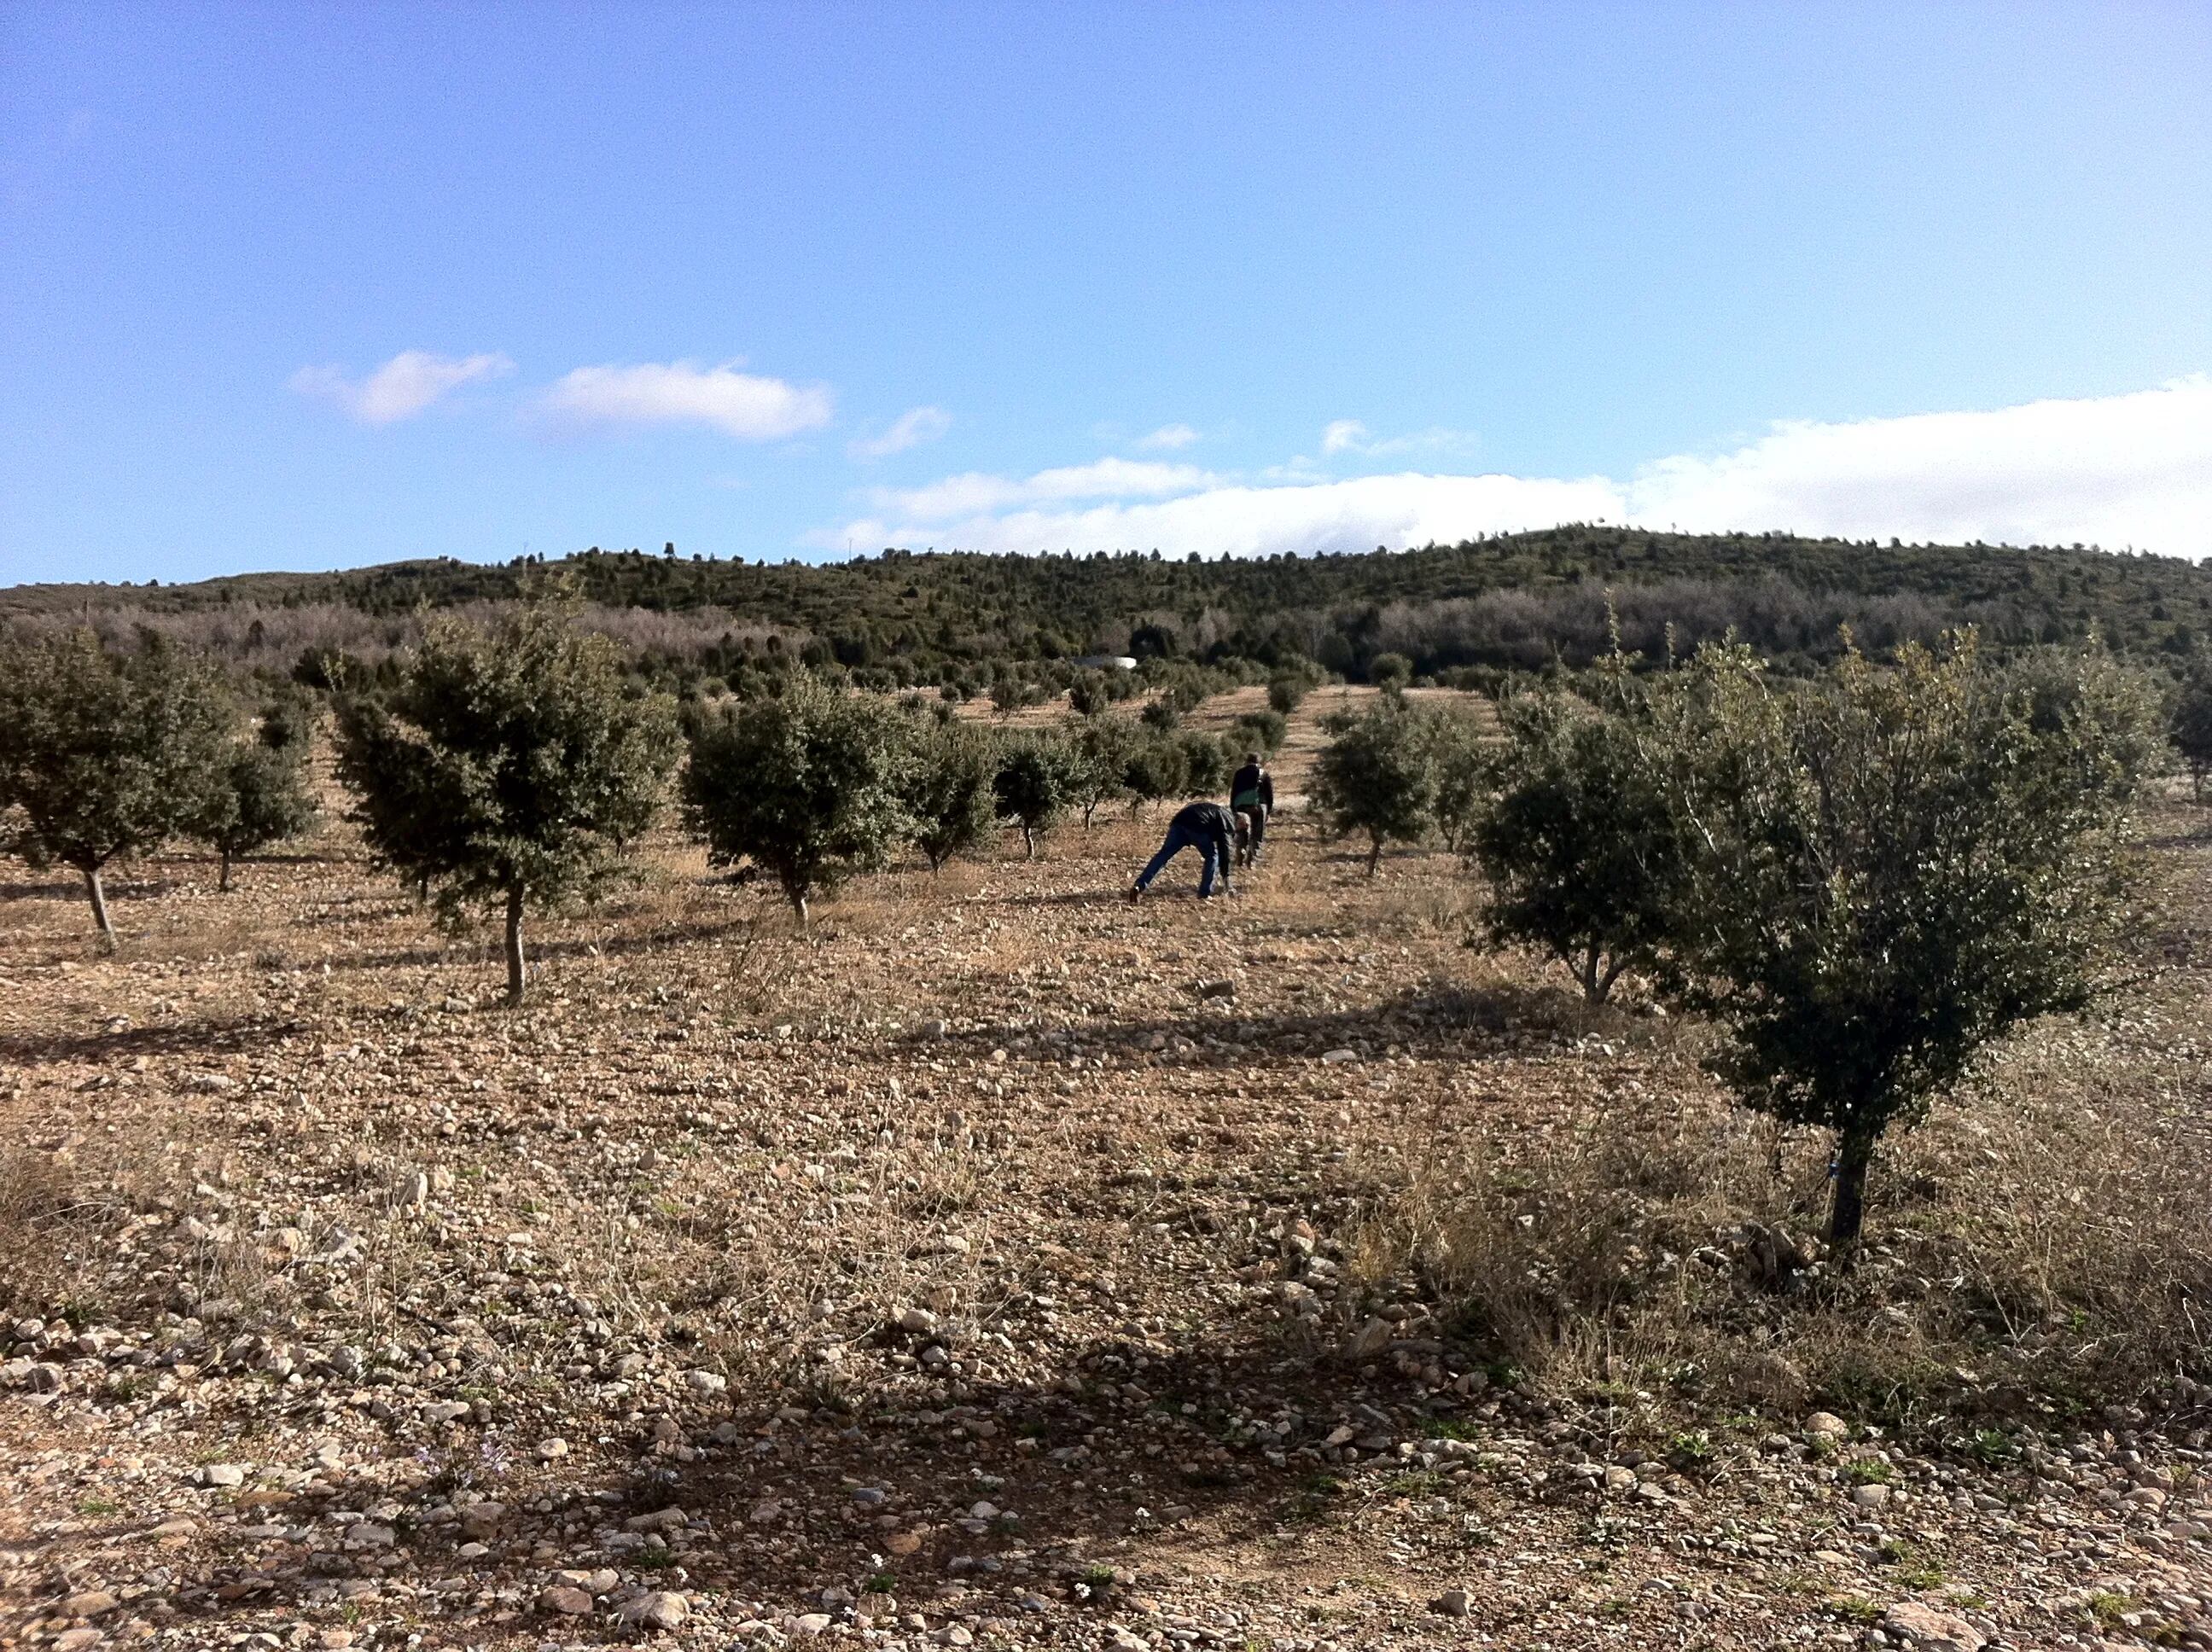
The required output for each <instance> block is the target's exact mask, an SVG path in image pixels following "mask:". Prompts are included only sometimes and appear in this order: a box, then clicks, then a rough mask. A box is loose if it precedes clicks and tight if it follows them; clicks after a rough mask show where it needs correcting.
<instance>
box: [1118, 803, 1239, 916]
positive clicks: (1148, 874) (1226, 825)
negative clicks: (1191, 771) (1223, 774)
mask: <svg viewBox="0 0 2212 1652" xmlns="http://www.w3.org/2000/svg"><path fill="white" fill-rule="evenodd" d="M1185 849H1196V850H1197V851H1198V852H1199V853H1200V855H1202V856H1204V857H1205V859H1206V870H1205V871H1204V872H1202V873H1200V877H1199V880H1198V898H1199V899H1200V900H1201V901H1205V900H1210V899H1212V896H1213V878H1214V874H1215V873H1216V872H1218V873H1219V874H1220V875H1221V890H1222V893H1224V894H1227V893H1228V892H1229V866H1230V863H1231V861H1232V860H1234V859H1236V855H1237V817H1235V816H1234V815H1232V814H1231V813H1230V812H1229V811H1227V810H1226V809H1225V808H1223V807H1222V806H1221V805H1219V804H1218V803H1187V804H1185V805H1183V806H1182V808H1181V809H1179V810H1177V811H1176V817H1175V818H1174V819H1173V820H1171V821H1170V822H1169V823H1168V835H1167V841H1165V842H1164V843H1162V844H1161V845H1160V852H1159V853H1158V854H1156V855H1154V856H1153V857H1152V864H1151V865H1148V866H1146V868H1145V869H1144V871H1142V872H1139V873H1138V874H1137V881H1136V882H1135V883H1134V884H1132V885H1131V886H1130V889H1129V899H1130V902H1132V903H1134V902H1137V901H1139V900H1141V899H1142V898H1143V897H1144V893H1145V889H1146V885H1147V884H1150V883H1151V882H1152V879H1154V878H1158V876H1159V875H1160V868H1161V867H1163V866H1164V865H1167V864H1168V862H1169V861H1170V860H1172V859H1175V858H1176V856H1177V855H1179V854H1181V853H1182V852H1183V851H1184V850H1185Z"/></svg>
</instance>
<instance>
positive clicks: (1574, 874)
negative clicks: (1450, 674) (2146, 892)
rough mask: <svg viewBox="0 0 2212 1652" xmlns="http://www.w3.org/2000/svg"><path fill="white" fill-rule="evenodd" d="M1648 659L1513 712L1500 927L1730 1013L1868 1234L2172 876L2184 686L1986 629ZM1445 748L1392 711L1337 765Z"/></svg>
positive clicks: (1580, 967)
mask: <svg viewBox="0 0 2212 1652" xmlns="http://www.w3.org/2000/svg"><path fill="white" fill-rule="evenodd" d="M1631 666H1632V660H1631V659H1630V657H1627V656H1625V655H1621V654H1620V653H1617V652H1616V653H1615V654H1614V656H1613V658H1612V659H1610V660H1609V661H1608V662H1607V663H1606V665H1605V666H1604V667H1603V668H1602V669H1601V671H1599V672H1598V673H1597V674H1596V680H1595V683H1594V684H1593V685H1590V686H1589V688H1588V689H1586V691H1585V692H1583V693H1581V694H1577V693H1573V692H1570V691H1569V690H1567V689H1565V688H1561V687H1552V688H1547V689H1541V690H1538V691H1536V692H1533V693H1530V694H1528V695H1524V696H1522V697H1519V698H1516V699H1514V700H1511V701H1508V702H1507V703H1506V704H1505V705H1504V707H1503V708H1501V710H1502V714H1503V726H1504V738H1503V740H1502V741H1501V742H1499V743H1498V744H1496V745H1495V746H1494V747H1493V748H1492V750H1490V751H1489V752H1488V753H1487V754H1486V756H1484V757H1483V758H1482V760H1481V761H1480V763H1479V764H1478V770H1479V779H1478V780H1477V782H1476V792H1477V797H1476V799H1475V802H1474V805H1473V807H1472V809H1471V811H1470V812H1469V814H1468V822H1467V825H1466V829H1465V837H1464V847H1465V848H1466V850H1467V851H1468V853H1469V854H1470V856H1471V858H1472V859H1473V860H1474V862H1475V863H1476V864H1477V865H1479V866H1480V869H1481V871H1482V872H1483V873H1484V874H1485V877H1486V883H1487V887H1488V896H1487V905H1486V914H1485V926H1486V931H1487V934H1488V938H1490V939H1491V940H1492V941H1493V942H1495V943H1499V944H1534V945H1535V946H1538V947H1540V948H1541V949H1543V950H1545V951H1547V952H1549V953H1550V954H1552V955H1553V957H1557V958H1558V959H1559V960H1560V962H1562V963H1564V964H1565V965H1566V966H1567V967H1568V968H1569V969H1571V970H1572V972H1573V973H1574V975H1575V977H1576V979H1577V981H1579V982H1580V983H1581V985H1582V987H1583V992H1584V993H1585V995H1586V996H1587V997H1588V998H1589V999H1590V1000H1591V1001H1592V1002H1594V1003H1595V1002H1598V1001H1601V1000H1603V999H1605V998H1606V997H1607V993H1609V992H1610V990H1611V989H1612V987H1613V984H1614V982H1615V981H1616V980H1617V979H1618V978H1619V977H1620V975H1622V974H1624V973H1625V972H1628V971H1634V972H1636V973H1637V974H1638V975H1640V976H1642V977H1643V978H1644V979H1645V980H1646V981H1648V983H1649V984H1650V987H1651V989H1652V990H1653V991H1654V993H1656V995H1658V996H1659V997H1660V998H1662V999H1666V1000H1668V1001H1670V1002H1673V1003H1674V1004H1675V1005H1679V1006H1680V1007H1683V1008H1686V1009H1690V1010H1692V1011H1699V1012H1701V1013H1703V1014H1704V1015H1705V1016H1707V1017H1710V1019H1711V1021H1712V1023H1714V1024H1715V1025H1716V1026H1717V1029H1719V1030H1720V1033H1721V1039H1720V1042H1719V1046H1718V1048H1717V1054H1715V1055H1714V1056H1713V1058H1712V1060H1711V1066H1712V1068H1713V1070H1714V1071H1715V1072H1716V1073H1717V1076H1718V1077H1720V1078H1722V1079H1723V1082H1725V1083H1726V1084H1728V1085H1729V1087H1730V1088H1731V1089H1732V1090H1734V1092H1735V1094H1736V1095H1737V1096H1739V1097H1740V1098H1741V1100H1742V1101H1743V1102H1746V1103H1747V1104H1748V1105H1750V1106H1752V1107H1753V1108H1759V1109H1760V1110H1763V1111H1765V1112H1767V1113H1770V1114H1773V1115H1774V1116H1776V1117H1778V1118H1779V1119H1781V1120H1783V1121H1785V1122H1787V1123H1790V1124H1798V1125H1813V1126H1819V1127H1824V1128H1826V1129H1828V1130H1831V1131H1832V1132H1833V1133H1835V1138H1836V1142H1837V1151H1836V1156H1835V1159H1834V1163H1833V1166H1832V1175H1833V1180H1834V1195H1833V1201H1832V1212H1831V1217H1830V1234H1831V1236H1832V1238H1833V1239H1834V1240H1836V1241H1837V1242H1841V1243H1848V1242H1850V1241H1852V1240H1854V1239H1856V1238H1857V1235H1858V1233H1859V1231H1860V1226H1861V1222H1862V1217H1863V1210H1864V1203H1865V1190H1866V1182H1867V1173H1868V1169H1869V1166H1870V1164H1871V1163H1872V1162H1873V1159H1874V1155H1875V1149H1876V1146H1877V1145H1878V1144H1879V1142H1880V1141H1881V1138H1882V1136H1883V1134H1884V1133H1885V1132H1887V1130H1888V1129H1889V1128H1890V1127H1892V1126H1893V1125H1905V1126H1908V1127H1909V1126H1910V1125H1911V1124H1913V1123H1916V1122H1917V1121H1918V1120H1919V1119H1920V1118H1921V1117H1922V1116H1923V1115H1924V1114H1925V1113H1926V1111H1927V1109H1928V1108H1929V1105H1930V1103H1931V1102H1933V1101H1934V1100H1935V1099H1936V1098H1937V1097H1939V1096H1942V1095H1943V1094H1945V1093H1947V1092H1948V1091H1949V1090H1951V1089H1953V1088H1954V1086H1955V1085H1956V1084H1958V1083H1959V1082H1960V1080H1961V1078H1964V1077H1965V1076H1966V1074H1967V1072H1969V1071H1970V1070H1971V1068H1972V1066H1973V1064H1974V1062H1975V1061H1976V1060H1977V1059H1978V1057H1979V1056H1980V1055H1981V1054H1983V1053H1984V1051H1985V1050H1986V1049H1987V1048H1989V1046H1990V1044H1991V1043H1992V1042H1994V1041H1996V1039H1998V1038H1999V1037H2001V1036H2002V1035H2003V1034H2004V1033H2006V1032H2007V1031H2008V1029H2012V1028H2014V1027H2015V1026H2017V1025H2019V1024H2020V1023H2022V1022H2024V1021H2027V1020H2029V1019H2032V1018H2033V1017H2039V1016H2042V1015H2045V1014H2048V1013H2051V1012H2052V1011H2064V1010H2070V1009H2076V1008H2079V1007H2081V1006H2082V1005H2085V1004H2086V1003H2087V1002H2088V1001H2089V999H2091V997H2092V996H2093V993H2095V992H2096V991H2098V990H2099V987H2100V980H2101V972H2102V970H2103V969H2104V968H2105V967H2106V964H2107V963H2108V962H2109V960H2110V958H2111V956H2112V953H2111V947H2112V943H2113V941H2114V940H2115V938H2116V937H2117V935H2118V932H2119V930H2120V927H2121V926H2122V921H2123V919H2124V915H2125V914H2127V913H2129V912H2130V910H2131V909H2132V907H2133V904H2134V903H2135V902H2136V900H2137V898H2138V897H2139V896H2140V895H2141V893H2142V890H2143V887H2144V885H2143V883H2142V874H2143V863H2142V859H2141V858H2140V856H2139V853H2138V852H2137V850H2136V847H2135V841H2134V833H2133V831H2132V829H2131V808H2132V805H2133V804H2134V802H2135V800H2136V797H2137V794H2138V791H2139V787H2140V783H2141V782H2142V780H2143V778H2144V777H2145V776H2146V775H2147V774H2149V773H2151V772H2153V771H2154V768H2156V767H2157V766H2158V762H2159V760H2160V759H2159V748H2160V744H2161V741H2160V736H2161V732H2163V731H2162V730H2161V728H2160V706H2159V701H2158V699H2157V696H2156V695H2154V693H2153V692H2152V691H2151V689H2150V688H2149V685H2148V683H2146V682H2145V681H2144V680H2143V679H2142V677H2140V676H2139V675H2138V674H2136V673H2134V672H2132V671H2129V670H2127V669H2125V668H2124V667H2123V666H2121V665H2118V664H2116V663H2115V662H2114V661H2113V660H2112V658H2111V657H2110V656H2109V655H2108V654H2106V653H2105V652H2104V651H2103V650H2101V649H2099V648H2094V647H2093V648H2091V649H2088V650H2086V651H2083V652H2081V653H2075V654H2072V655H2063V656H2062V655H2059V654H2057V653H2051V654H2045V655H2042V656H2038V657H2031V658H2027V659H2018V660H2015V661H2013V662H2010V663H2008V664H2006V665H1992V664H1991V663H1990V662H1989V661H1988V660H1986V659H1984V657H1983V656H1982V654H1981V653H1980V652H1979V650H1978V647H1977V646H1976V642H1975V639H1974V637H1973V635H1972V633H1965V634H1961V635H1957V636H1955V637H1954V638H1952V639H1949V640H1948V642H1947V644H1946V646H1945V647H1944V648H1943V649H1942V650H1940V651H1933V650H1929V649H1923V648H1921V647H1917V646H1908V647H1905V648H1902V649H1900V650H1899V651H1898V653H1897V654H1896V657H1895V659H1894V661H1893V664H1891V665H1887V666H1881V667H1877V666H1876V665H1875V664H1874V663H1873V662H1871V661H1869V659H1867V658H1866V657H1864V656H1863V655H1862V654H1860V653H1856V652H1847V653H1845V654H1844V657H1843V659H1841V660H1840V662H1839V663H1838V665H1836V666H1834V667H1833V668H1832V669H1830V670H1828V671H1825V672H1823V673H1821V674H1820V675H1818V676H1816V677H1814V678H1812V679H1811V680H1810V681H1807V682H1800V683H1782V682H1778V681H1776V680H1775V679H1774V678H1773V677H1771V675H1770V674H1769V672H1768V671H1766V670H1765V667H1764V666H1763V665H1762V663H1761V662H1760V661H1759V659H1757V658H1756V657H1755V656H1754V655H1753V653H1751V651H1749V650H1748V649H1747V648H1744V647H1719V646H1715V647H1706V648H1705V649H1702V650H1700V651H1699V653H1697V654H1695V655H1694V656H1693V657H1692V659H1690V660H1689V661H1688V662H1686V664H1684V665H1681V666H1680V667H1677V668H1674V669H1672V670H1668V671H1662V672H1658V673H1655V674H1651V675H1648V676H1642V677H1639V676H1638V675H1637V674H1635V673H1634V671H1632V669H1631ZM2173 732H2175V734H2176V735H2177V736H2178V735H2179V732H2180V729H2179V724H2178V723H2177V724H2176V725H2175V726H2174V730H2173ZM1437 743H1438V742H1437V733H1436V731H1435V730H1434V729H1433V728H1431V729H1429V730H1428V731H1426V732H1424V731H1422V730H1421V729H1420V728H1419V725H1418V722H1417V721H1416V720H1415V719H1414V718H1413V715H1412V714H1409V713H1407V712H1406V711H1404V710H1402V709H1394V708H1388V707H1386V708H1384V709H1383V710H1382V711H1380V712H1378V713H1376V714H1375V715H1374V716H1373V717H1371V718H1370V719H1368V720H1364V721H1363V722H1361V723H1360V724H1358V725H1356V726H1352V727H1350V728H1347V729H1346V730H1345V731H1344V732H1342V733H1340V736H1339V739H1338V747H1337V748H1336V749H1333V755H1332V760H1331V764H1333V765H1334V770H1335V772H1340V773H1341V774H1345V775H1346V776H1349V775H1350V774H1352V772H1353V770H1354V769H1355V768H1358V770H1359V772H1361V773H1363V774H1366V775H1368V776H1369V777H1370V782H1371V783H1372V784H1373V785H1375V786H1376V788H1377V789H1382V788H1383V780H1385V779H1387V778H1388V777H1389V776H1390V775H1395V774H1399V773H1400V772H1401V770H1402V769H1403V768H1406V767H1407V764H1406V762H1404V760H1403V754H1405V753H1407V752H1415V751H1419V750H1423V749H1427V750H1434V749H1435V748H1436V746H1437ZM1336 751H1340V752H1341V753H1342V754H1343V755H1341V756H1337V755H1334V753H1335V752H1336ZM1355 754H1358V755H1356V756H1355ZM1377 754H1380V755H1377ZM1394 763H1395V765H1396V767H1395V768H1394V767H1392V766H1391V765H1392V764H1394ZM1331 764H1325V765H1324V767H1325V769H1327V768H1330V767H1331ZM1431 767H1432V768H1433V764H1432V765H1431ZM1407 790H1408V787H1407V786H1406V785H1404V784H1401V785H1400V786H1399V791H1400V793H1401V794H1403V793H1406V792H1407ZM1347 796H1348V794H1347ZM1340 806H1348V804H1346V805H1340Z"/></svg>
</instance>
